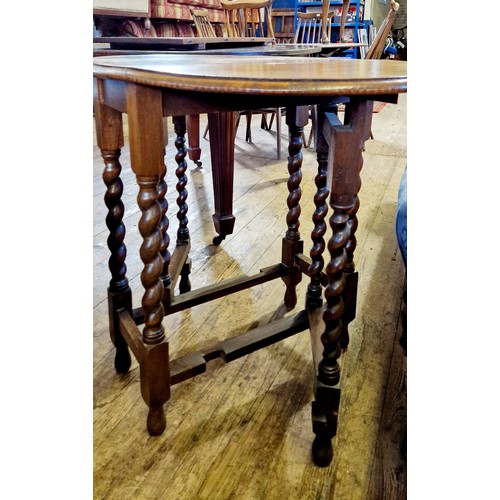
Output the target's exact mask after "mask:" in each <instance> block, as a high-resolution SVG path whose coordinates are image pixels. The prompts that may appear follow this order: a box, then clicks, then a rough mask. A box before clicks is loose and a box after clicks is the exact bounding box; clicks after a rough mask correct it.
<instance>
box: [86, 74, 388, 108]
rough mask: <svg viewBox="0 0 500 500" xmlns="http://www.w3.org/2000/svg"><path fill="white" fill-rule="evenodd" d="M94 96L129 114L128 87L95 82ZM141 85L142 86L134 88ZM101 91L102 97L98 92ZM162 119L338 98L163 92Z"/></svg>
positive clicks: (115, 82) (385, 98)
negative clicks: (99, 89)
mask: <svg viewBox="0 0 500 500" xmlns="http://www.w3.org/2000/svg"><path fill="white" fill-rule="evenodd" d="M94 82H96V83H95V85H94V96H95V98H100V99H101V102H102V104H105V105H106V106H109V107H111V108H113V109H116V110H118V111H120V112H122V113H126V112H127V106H126V102H125V92H126V86H127V83H126V82H123V81H120V80H100V79H94ZM133 85H140V84H135V83H134V84H133ZM99 87H100V88H101V94H100V97H98V93H97V90H98V88H99ZM162 93H163V111H162V112H163V115H164V116H180V115H195V114H200V113H217V112H226V111H241V110H243V109H248V110H252V109H260V108H277V107H287V106H306V105H310V104H328V103H329V102H331V101H332V100H333V99H334V98H336V97H341V95H331V96H316V95H309V94H304V95H302V96H287V95H281V96H276V95H248V94H226V93H216V92H186V91H185V90H173V89H163V90H162ZM355 98H356V99H361V100H363V99H364V100H371V101H382V102H389V103H393V104H396V103H397V101H398V94H385V95H369V96H356V97H355Z"/></svg>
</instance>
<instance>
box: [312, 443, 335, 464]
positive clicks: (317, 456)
mask: <svg viewBox="0 0 500 500" xmlns="http://www.w3.org/2000/svg"><path fill="white" fill-rule="evenodd" d="M312 459H313V462H314V463H315V464H316V465H317V466H318V467H328V466H329V465H330V464H331V462H332V459H333V446H332V441H331V438H330V437H328V436H316V437H315V438H314V441H313V444H312Z"/></svg>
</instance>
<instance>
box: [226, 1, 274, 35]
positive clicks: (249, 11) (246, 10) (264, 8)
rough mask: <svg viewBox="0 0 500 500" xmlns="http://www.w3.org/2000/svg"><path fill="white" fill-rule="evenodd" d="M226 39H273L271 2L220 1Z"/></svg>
mask: <svg viewBox="0 0 500 500" xmlns="http://www.w3.org/2000/svg"><path fill="white" fill-rule="evenodd" d="M220 3H221V7H222V8H223V9H224V15H225V26H226V30H227V36H228V37H253V38H255V37H270V38H274V30H273V22H272V19H271V10H272V0H221V2H220Z"/></svg>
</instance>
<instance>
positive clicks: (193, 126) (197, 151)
mask: <svg viewBox="0 0 500 500" xmlns="http://www.w3.org/2000/svg"><path fill="white" fill-rule="evenodd" d="M186 119H187V135H188V155H189V159H190V160H192V161H193V162H194V163H196V165H197V166H198V167H201V161H200V157H201V148H200V115H188V116H187V117H186Z"/></svg>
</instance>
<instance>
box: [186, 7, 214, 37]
mask: <svg viewBox="0 0 500 500" xmlns="http://www.w3.org/2000/svg"><path fill="white" fill-rule="evenodd" d="M191 15H192V16H193V20H194V25H195V27H196V31H197V32H198V36H200V37H207V38H216V37H217V34H216V33H215V29H214V27H213V26H212V23H211V22H210V19H209V17H208V10H206V9H195V8H191Z"/></svg>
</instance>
